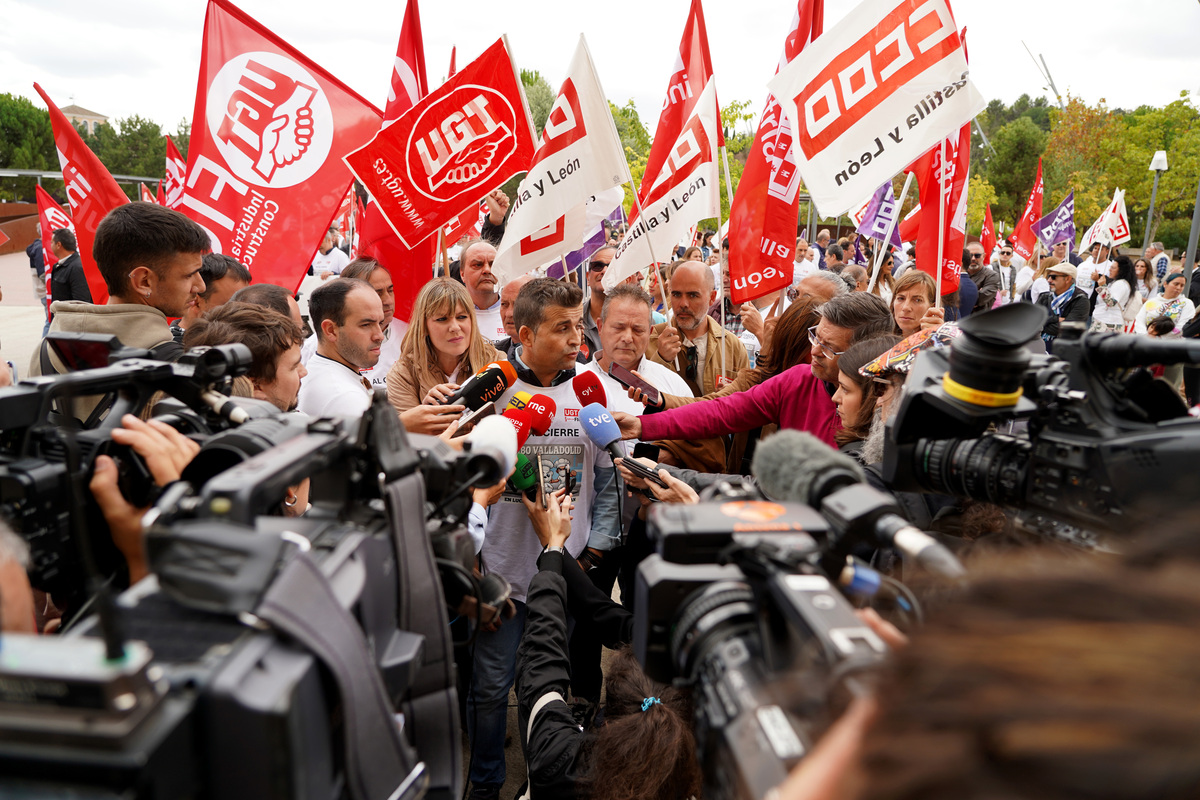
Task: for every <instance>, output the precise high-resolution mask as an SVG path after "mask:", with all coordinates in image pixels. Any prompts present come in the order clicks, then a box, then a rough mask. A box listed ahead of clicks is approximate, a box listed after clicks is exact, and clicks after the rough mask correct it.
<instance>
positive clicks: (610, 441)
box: [579, 375, 667, 489]
mask: <svg viewBox="0 0 1200 800" xmlns="http://www.w3.org/2000/svg"><path fill="white" fill-rule="evenodd" d="M592 377H595V376H594V375H593V376H592ZM601 391H603V389H601ZM579 420H580V423H581V427H582V428H583V434H584V435H585V436H587V437H588V438H589V439H591V441H592V444H594V445H596V446H597V447H603V448H604V449H605V450H607V451H608V454H609V455H610V456H612V457H613V458H614V459H618V458H620V459H623V460H622V462H621V463H623V464H624V465H625V467H626V468H627V469H628V470H629V471H630V472H632V473H633V474H635V475H637V476H639V477H641V478H643V479H645V480H648V481H653V482H654V483H657V484H658V485H659V486H661V487H662V488H664V489H666V488H667V484H666V483H664V482H663V479H662V478H660V477H658V473H656V472H655V471H654V470H652V469H649V468H648V467H646V465H644V464H642V463H641V462H640V461H635V460H634V459H632V458H630V457H629V456H627V455H625V451H624V450H622V449H621V445H620V441H621V428H620V427H619V426H618V425H617V423H616V422H614V421H613V418H612V414H609V413H608V409H607V408H605V407H604V406H602V405H600V404H599V403H592V404H591V405H590V406H586V407H585V408H584V409H583V410H582V411H580V412H579Z"/></svg>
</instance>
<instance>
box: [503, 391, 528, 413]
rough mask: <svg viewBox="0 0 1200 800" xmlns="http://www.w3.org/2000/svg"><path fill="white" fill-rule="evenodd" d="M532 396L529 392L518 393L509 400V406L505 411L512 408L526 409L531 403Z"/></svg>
mask: <svg viewBox="0 0 1200 800" xmlns="http://www.w3.org/2000/svg"><path fill="white" fill-rule="evenodd" d="M532 396H533V395H531V394H530V393H529V392H517V393H516V394H514V395H513V396H512V397H510V398H508V405H507V406H505V410H508V409H510V408H524V407H525V404H526V403H528V402H529V398H530V397H532Z"/></svg>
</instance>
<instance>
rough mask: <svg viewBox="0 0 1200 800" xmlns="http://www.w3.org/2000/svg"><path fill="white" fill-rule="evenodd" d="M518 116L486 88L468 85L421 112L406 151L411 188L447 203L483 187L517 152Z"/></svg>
mask: <svg viewBox="0 0 1200 800" xmlns="http://www.w3.org/2000/svg"><path fill="white" fill-rule="evenodd" d="M516 129H517V116H516V111H515V110H514V109H513V107H512V105H511V104H510V103H509V102H508V99H507V98H506V97H505V96H504V95H503V94H501V93H500V92H498V91H496V90H495V89H492V88H489V87H487V86H479V85H476V84H465V85H463V86H459V87H458V88H456V89H455V90H454V91H452V92H451V93H450V94H448V95H446V96H445V97H443V98H442V99H441V100H439V101H437V102H436V103H434V104H433V105H431V106H429V107H428V108H426V109H425V110H424V111H422V112H421V116H419V117H418V118H417V121H416V122H415V123H414V124H413V129H412V133H410V134H409V137H408V144H407V145H406V147H405V162H406V167H407V170H408V177H409V180H410V181H411V182H412V186H413V188H414V189H416V190H417V191H418V192H420V193H421V194H423V195H425V196H426V197H428V198H430V199H432V200H438V201H442V202H446V201H449V200H453V199H454V198H455V197H457V196H458V195H460V194H463V193H464V192H470V191H475V194H476V196H478V195H480V194H482V193H483V192H482V189H483V187H484V186H485V185H486V184H487V183H488V181H490V180H491V179H492V177H493V176H494V175H495V174H496V172H497V171H498V170H499V168H500V167H501V165H503V164H504V162H505V161H506V160H507V159H508V157H509V156H511V155H512V154H513V153H514V152H516V149H517V138H516V136H515V135H514V134H513V131H514V130H516Z"/></svg>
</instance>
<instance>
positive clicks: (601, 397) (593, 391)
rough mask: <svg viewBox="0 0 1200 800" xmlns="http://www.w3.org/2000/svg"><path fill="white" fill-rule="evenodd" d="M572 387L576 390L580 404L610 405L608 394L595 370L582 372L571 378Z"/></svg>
mask: <svg viewBox="0 0 1200 800" xmlns="http://www.w3.org/2000/svg"><path fill="white" fill-rule="evenodd" d="M571 388H572V389H574V390H575V396H576V397H577V398H579V405H580V406H590V405H591V404H592V403H596V404H597V405H600V406H607V405H608V394H607V393H606V392H605V391H604V385H603V384H601V383H600V379H599V378H598V377H596V373H594V372H580V373H579V374H578V375H576V376H575V377H574V378H572V379H571Z"/></svg>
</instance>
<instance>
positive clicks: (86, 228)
mask: <svg viewBox="0 0 1200 800" xmlns="http://www.w3.org/2000/svg"><path fill="white" fill-rule="evenodd" d="M33 88H34V89H36V90H37V93H38V94H40V95H41V96H42V99H43V100H45V101H46V106H47V107H48V108H49V110H50V126H51V127H52V128H53V129H54V146H55V148H57V150H58V161H59V163H60V164H61V165H62V172H63V182H64V183H65V188H66V193H67V200H69V201H70V203H71V217H72V219H74V221H75V239H76V241H77V243H78V245H79V260H80V262H81V263H82V264H83V272H84V274H85V275H86V276H87V282H88V289H89V290H91V293H92V302H93V303H95V304H96V305H104V303H105V302H107V301H108V286H106V285H105V283H104V278H102V277H101V276H100V270H99V269H97V268H96V260H95V259H94V258H92V242H93V241H94V240H95V238H96V227H97V226H98V225H99V224H100V220H102V219H104V217H105V215H106V214H108V212H109V211H112V210H113V209H114V208H116V207H117V206H120V205H124V204H125V203H128V202H129V198H128V197H126V196H125V193H124V192H123V191H121V187H120V186H117V182H116V181H115V180H113V177H112V175H110V174H109V173H108V170H107V169H105V168H104V165H103V164H101V163H100V159H98V158H96V154H95V153H93V152H92V151H91V150H89V149H88V146H87V145H86V144H84V143H83V139H81V138H79V132H78V131H76V130H75V126H74V125H72V124H71V122H70V120H68V119H67V118H66V117H65V116H63V113H62V112H61V111H59V110H58V106H56V105H54V103H52V102H51V101H50V97H49V96H48V95H47V94H46V93H45V92H44V91H42V87H41V86H38V85H37V84H36V83H35V84H34V85H33Z"/></svg>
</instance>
